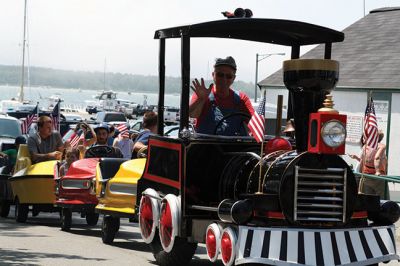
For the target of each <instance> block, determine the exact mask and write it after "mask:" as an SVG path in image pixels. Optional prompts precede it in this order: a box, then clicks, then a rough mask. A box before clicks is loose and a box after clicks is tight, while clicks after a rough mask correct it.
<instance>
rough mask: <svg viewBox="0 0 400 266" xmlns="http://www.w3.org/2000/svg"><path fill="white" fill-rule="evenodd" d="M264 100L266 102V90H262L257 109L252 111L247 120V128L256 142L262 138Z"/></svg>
mask: <svg viewBox="0 0 400 266" xmlns="http://www.w3.org/2000/svg"><path fill="white" fill-rule="evenodd" d="M265 102H266V90H264V93H263V97H262V100H261V101H260V104H259V105H258V108H257V111H256V112H254V114H253V116H252V117H251V119H250V121H249V124H248V126H249V129H250V132H251V134H252V135H253V137H254V138H255V139H256V141H257V142H262V141H263V140H264V130H265Z"/></svg>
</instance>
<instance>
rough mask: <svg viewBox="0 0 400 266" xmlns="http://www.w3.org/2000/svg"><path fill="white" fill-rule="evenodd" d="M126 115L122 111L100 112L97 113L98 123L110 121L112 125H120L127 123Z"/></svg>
mask: <svg viewBox="0 0 400 266" xmlns="http://www.w3.org/2000/svg"><path fill="white" fill-rule="evenodd" d="M126 122H127V120H126V117H125V115H124V114H123V113H120V112H99V113H97V115H96V123H98V124H100V123H108V124H112V125H118V124H123V123H126Z"/></svg>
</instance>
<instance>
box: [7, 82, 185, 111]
mask: <svg viewBox="0 0 400 266" xmlns="http://www.w3.org/2000/svg"><path fill="white" fill-rule="evenodd" d="M19 90H20V88H19V87H17V86H4V85H1V86H0V100H11V99H12V98H17V97H18V96H17V95H18V93H19ZM102 91H103V90H81V89H61V88H50V87H31V88H25V89H24V96H25V97H24V99H25V100H29V101H31V102H32V104H35V103H37V102H39V106H40V107H43V108H47V107H48V106H49V102H50V100H49V99H48V98H49V97H50V96H53V95H56V96H58V97H60V98H61V99H63V104H64V105H65V106H69V107H73V108H77V109H84V108H85V107H86V103H85V101H96V99H95V98H94V96H96V95H97V94H98V93H99V92H102ZM114 91H115V92H116V93H117V98H118V99H123V100H128V101H132V102H135V103H138V104H143V101H144V100H145V98H146V101H147V104H149V105H157V102H158V93H149V92H131V93H129V94H128V92H121V91H118V90H114ZM165 105H166V106H175V107H179V95H177V94H173V95H172V94H166V95H165Z"/></svg>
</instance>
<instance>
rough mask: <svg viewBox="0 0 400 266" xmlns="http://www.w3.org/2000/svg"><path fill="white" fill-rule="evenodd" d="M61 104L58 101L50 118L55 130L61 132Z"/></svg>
mask: <svg viewBox="0 0 400 266" xmlns="http://www.w3.org/2000/svg"><path fill="white" fill-rule="evenodd" d="M60 102H61V101H58V102H57V104H56V106H54V108H53V112H52V113H51V115H50V118H51V120H52V122H53V129H54V130H57V131H60Z"/></svg>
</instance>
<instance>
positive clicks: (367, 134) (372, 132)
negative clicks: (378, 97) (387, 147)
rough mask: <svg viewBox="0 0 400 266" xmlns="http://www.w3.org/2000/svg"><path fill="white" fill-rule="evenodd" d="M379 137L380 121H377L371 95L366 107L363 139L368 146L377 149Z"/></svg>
mask: <svg viewBox="0 0 400 266" xmlns="http://www.w3.org/2000/svg"><path fill="white" fill-rule="evenodd" d="M378 138H379V132H378V122H377V121H376V115H375V107H374V101H373V100H372V97H370V98H369V99H368V103H367V107H366V108H365V115H364V133H363V141H364V144H366V145H367V146H369V147H371V148H373V149H377V148H378Z"/></svg>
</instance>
